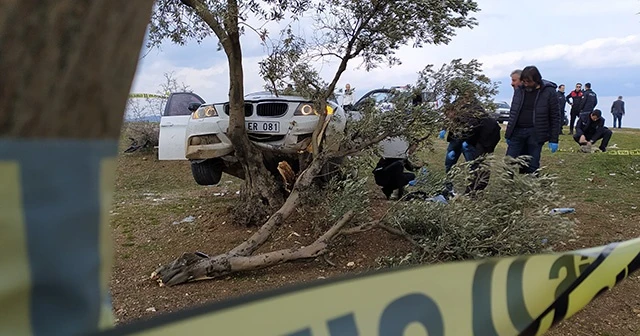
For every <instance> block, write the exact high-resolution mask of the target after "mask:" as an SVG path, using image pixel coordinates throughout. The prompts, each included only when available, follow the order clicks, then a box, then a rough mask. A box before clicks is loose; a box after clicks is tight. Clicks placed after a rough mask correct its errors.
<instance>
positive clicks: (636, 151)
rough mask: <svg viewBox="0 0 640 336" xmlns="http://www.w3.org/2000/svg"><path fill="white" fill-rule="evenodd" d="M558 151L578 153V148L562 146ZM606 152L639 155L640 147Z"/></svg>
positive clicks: (607, 152)
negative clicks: (564, 147)
mask: <svg viewBox="0 0 640 336" xmlns="http://www.w3.org/2000/svg"><path fill="white" fill-rule="evenodd" d="M558 152H568V153H577V152H578V150H577V149H576V150H574V149H573V148H572V149H563V148H560V149H558ZM604 153H605V154H609V155H632V156H638V155H640V149H609V150H607V151H606V152H604Z"/></svg>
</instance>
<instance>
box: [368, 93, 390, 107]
mask: <svg viewBox="0 0 640 336" xmlns="http://www.w3.org/2000/svg"><path fill="white" fill-rule="evenodd" d="M369 97H370V98H372V99H373V100H375V101H376V104H378V103H384V102H386V101H387V100H388V98H389V94H388V93H387V92H376V93H374V94H372V95H371V96H369Z"/></svg>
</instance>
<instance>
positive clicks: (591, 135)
mask: <svg viewBox="0 0 640 336" xmlns="http://www.w3.org/2000/svg"><path fill="white" fill-rule="evenodd" d="M612 134H613V132H611V130H610V129H608V128H607V127H606V126H605V125H604V118H603V117H602V112H601V111H600V110H598V109H595V110H593V112H591V113H583V114H581V115H580V119H579V120H578V124H577V125H576V134H574V135H573V139H574V140H575V141H576V142H577V143H578V144H580V146H586V147H587V148H590V147H591V145H593V144H595V143H596V142H597V141H598V140H600V139H602V142H601V143H600V147H599V149H600V150H601V151H603V152H606V151H607V146H608V145H609V140H610V139H611V135H612Z"/></svg>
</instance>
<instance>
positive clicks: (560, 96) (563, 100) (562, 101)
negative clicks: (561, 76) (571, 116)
mask: <svg viewBox="0 0 640 336" xmlns="http://www.w3.org/2000/svg"><path fill="white" fill-rule="evenodd" d="M556 93H557V95H558V108H559V109H560V134H563V133H562V125H563V123H564V117H565V116H564V112H565V111H564V107H565V105H567V98H566V97H565V96H564V84H560V86H558V92H556Z"/></svg>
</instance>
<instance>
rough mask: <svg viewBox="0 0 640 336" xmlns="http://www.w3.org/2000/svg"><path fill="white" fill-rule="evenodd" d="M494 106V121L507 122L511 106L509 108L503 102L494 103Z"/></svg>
mask: <svg viewBox="0 0 640 336" xmlns="http://www.w3.org/2000/svg"><path fill="white" fill-rule="evenodd" d="M494 104H495V105H496V109H495V111H494V113H495V117H496V120H498V122H500V123H502V122H508V121H509V113H510V111H511V106H509V104H507V102H505V101H500V102H494Z"/></svg>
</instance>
